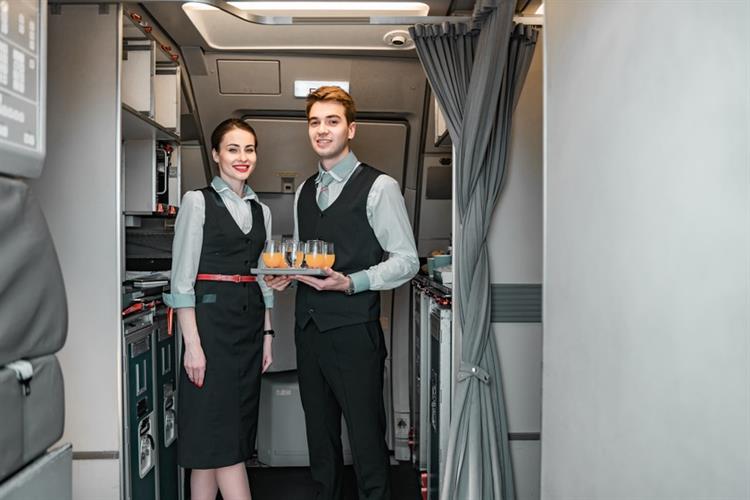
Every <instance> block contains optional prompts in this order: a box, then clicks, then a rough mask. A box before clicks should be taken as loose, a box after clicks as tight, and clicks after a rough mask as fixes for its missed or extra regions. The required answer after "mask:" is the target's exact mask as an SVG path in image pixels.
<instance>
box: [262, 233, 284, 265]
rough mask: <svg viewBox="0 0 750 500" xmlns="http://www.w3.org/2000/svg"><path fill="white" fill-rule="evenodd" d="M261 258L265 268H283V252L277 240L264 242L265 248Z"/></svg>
mask: <svg viewBox="0 0 750 500" xmlns="http://www.w3.org/2000/svg"><path fill="white" fill-rule="evenodd" d="M261 256H262V258H263V263H264V264H265V265H266V267H270V268H275V267H284V252H283V250H282V245H281V241H279V240H268V241H266V246H265V248H264V249H263V253H262V254H261Z"/></svg>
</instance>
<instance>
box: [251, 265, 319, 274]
mask: <svg viewBox="0 0 750 500" xmlns="http://www.w3.org/2000/svg"><path fill="white" fill-rule="evenodd" d="M250 272H251V273H253V274H270V275H272V276H289V275H294V274H301V275H304V276H325V275H326V273H325V271H323V270H322V269H309V268H307V267H301V268H300V267H274V268H268V267H263V268H259V267H254V268H252V269H250Z"/></svg>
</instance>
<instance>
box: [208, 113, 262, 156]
mask: <svg viewBox="0 0 750 500" xmlns="http://www.w3.org/2000/svg"><path fill="white" fill-rule="evenodd" d="M236 128H238V129H240V130H245V131H247V132H250V133H251V134H253V138H254V139H255V149H256V150H257V149H258V134H256V133H255V129H254V128H253V127H251V126H250V124H249V123H247V122H246V121H244V120H240V119H239V118H228V119H226V120H224V121H223V122H221V123H219V124H218V125H217V126H216V128H215V129H214V131H213V133H212V134H211V147H212V148H213V149H214V151H216V152H218V151H219V147H221V140H222V139H223V138H224V135H225V134H226V133H227V132H229V131H230V130H234V129H236Z"/></svg>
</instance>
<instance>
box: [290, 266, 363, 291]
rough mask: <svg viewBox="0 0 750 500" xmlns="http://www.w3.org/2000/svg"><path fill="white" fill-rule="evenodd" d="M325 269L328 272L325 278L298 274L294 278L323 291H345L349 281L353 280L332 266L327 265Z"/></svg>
mask: <svg viewBox="0 0 750 500" xmlns="http://www.w3.org/2000/svg"><path fill="white" fill-rule="evenodd" d="M323 271H325V273H326V277H325V278H316V277H314V276H304V275H299V274H298V275H295V276H294V279H296V280H297V281H299V282H301V283H304V284H306V285H310V286H311V287H313V288H314V289H316V290H321V291H324V290H327V291H332V292H345V291H346V290H347V289H348V288H349V283H350V281H351V278H349V276H346V275H345V274H341V273H339V272H336V271H334V270H333V269H331V268H330V267H326V268H325V269H323Z"/></svg>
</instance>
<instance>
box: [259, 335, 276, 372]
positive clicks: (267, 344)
mask: <svg viewBox="0 0 750 500" xmlns="http://www.w3.org/2000/svg"><path fill="white" fill-rule="evenodd" d="M272 363H273V336H271V335H263V365H262V366H263V369H262V370H261V373H266V370H268V367H269V366H271V364H272Z"/></svg>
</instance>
